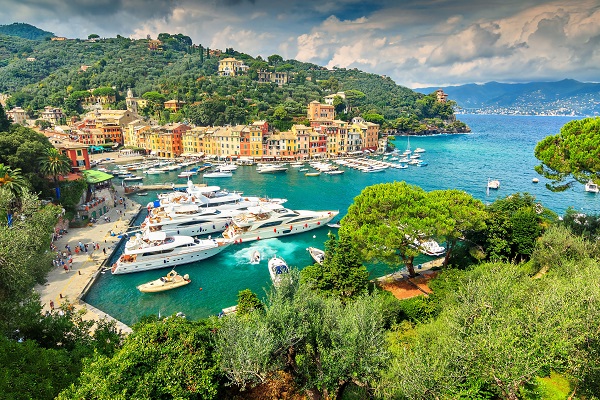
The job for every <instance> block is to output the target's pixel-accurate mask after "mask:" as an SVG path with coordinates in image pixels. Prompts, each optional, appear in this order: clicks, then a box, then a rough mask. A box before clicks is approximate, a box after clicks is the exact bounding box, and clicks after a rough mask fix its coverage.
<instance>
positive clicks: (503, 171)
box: [85, 115, 600, 324]
mask: <svg viewBox="0 0 600 400" xmlns="http://www.w3.org/2000/svg"><path fill="white" fill-rule="evenodd" d="M458 118H459V119H460V120H461V121H463V122H465V123H466V124H467V125H468V126H469V127H470V128H471V133H468V134H443V135H435V136H410V138H407V137H406V136H398V137H396V139H395V140H394V142H393V143H394V144H395V145H396V147H397V148H398V149H399V150H400V151H403V150H404V149H406V148H407V146H408V144H409V143H410V148H411V149H413V150H414V149H416V148H418V147H421V148H423V149H425V150H426V151H425V152H424V153H423V154H422V159H423V160H425V161H427V163H428V165H427V166H425V167H415V166H410V167H409V168H408V169H388V170H385V171H384V172H380V173H363V172H360V171H356V170H353V169H349V168H345V167H341V168H342V169H344V170H345V173H344V174H341V175H324V174H321V175H320V176H317V177H307V176H305V175H304V173H303V172H299V171H298V170H297V169H295V168H289V169H288V171H287V172H286V173H283V174H258V173H257V172H256V167H255V166H241V167H239V168H238V169H237V171H235V172H234V174H233V177H231V178H220V179H208V178H207V179H203V178H202V177H201V176H200V175H199V176H195V177H193V181H194V183H206V184H208V185H218V186H221V187H222V188H225V189H228V190H230V191H233V190H235V191H241V192H243V193H244V194H246V195H256V196H265V197H272V198H276V197H283V198H287V199H288V201H287V203H286V204H285V205H286V207H288V208H292V209H309V210H339V211H340V215H339V217H340V218H341V217H343V216H344V215H345V214H346V212H347V210H348V206H350V204H352V201H353V199H354V198H355V197H356V196H357V195H358V194H360V192H361V190H363V189H364V188H365V187H367V186H370V185H374V184H377V183H383V182H394V181H406V182H407V183H410V184H413V185H417V186H420V187H422V188H423V189H425V190H427V191H430V190H439V189H460V190H464V191H466V192H467V193H470V194H471V195H472V196H473V197H475V198H477V199H480V200H482V201H483V202H484V203H486V204H489V203H492V202H493V201H494V200H496V199H498V198H503V197H506V196H509V195H511V194H513V193H516V192H523V193H525V192H526V193H530V194H532V195H533V196H535V198H536V199H537V200H538V201H539V202H541V203H542V204H543V205H544V206H545V207H547V208H549V209H551V210H553V211H555V212H556V213H558V214H559V215H562V214H563V213H564V212H565V210H567V209H568V208H569V207H572V208H574V209H576V210H579V211H581V212H584V213H600V194H598V195H594V194H590V193H587V192H585V191H584V189H583V185H580V184H576V185H574V187H572V188H571V189H569V190H567V191H565V192H561V193H554V192H551V191H550V190H548V189H547V188H546V187H545V183H546V181H545V179H544V178H543V177H541V176H538V175H537V174H536V172H535V171H534V170H533V168H534V166H535V165H537V164H538V161H537V160H536V158H535V157H534V154H533V151H534V148H535V145H536V143H537V142H539V141H540V140H541V139H543V138H544V137H546V136H548V135H554V134H557V133H559V131H560V128H561V127H562V126H563V125H564V124H565V123H567V122H569V121H571V120H573V119H576V118H577V117H559V116H506V115H460V116H458ZM178 173H179V171H174V172H171V173H169V174H163V175H150V176H148V177H147V178H144V183H145V184H152V183H158V182H174V183H185V179H180V178H177V174H178ZM533 178H538V179H539V180H540V181H539V183H533V182H532V179H533ZM489 179H497V180H499V181H500V188H499V189H498V190H492V191H489V192H488V190H487V182H488V180H489ZM156 195H157V193H152V192H149V194H148V195H147V196H144V197H142V196H137V195H133V196H132V198H133V200H135V201H137V202H139V203H141V204H146V203H148V202H149V201H151V200H153V199H155V198H156ZM143 217H144V215H140V218H143ZM340 218H337V220H339V219H340ZM140 222H141V221H139V220H138V221H137V222H136V223H137V224H139V223H140ZM330 231H332V232H333V233H335V229H332V228H329V227H322V228H319V229H316V230H313V231H310V232H306V233H302V234H298V235H292V236H287V237H284V238H281V239H268V240H259V241H254V242H250V243H242V244H235V245H232V246H230V247H229V248H228V249H226V250H225V251H223V252H221V253H220V254H218V255H216V256H214V257H212V258H209V259H207V260H203V261H200V262H197V263H193V264H187V265H182V266H178V267H177V268H176V269H177V271H178V272H179V273H180V274H182V275H183V274H189V276H190V278H191V283H190V284H189V285H187V286H184V287H182V288H178V289H175V290H171V291H167V292H162V293H150V294H148V293H140V292H139V291H138V290H137V289H136V286H137V285H139V284H142V283H145V282H148V281H151V280H154V279H157V278H159V277H160V276H163V275H165V274H166V273H167V272H168V270H154V271H146V272H138V273H133V274H125V275H111V274H110V272H105V273H103V274H100V275H99V278H98V279H97V281H96V282H95V283H94V284H93V286H92V287H91V289H90V291H89V292H88V294H87V295H86V297H85V301H86V302H87V303H89V304H91V305H93V306H95V307H97V308H99V309H100V310H102V311H104V312H106V313H108V314H110V315H112V316H113V317H114V318H116V319H118V320H120V321H122V322H124V323H126V324H133V323H135V322H136V321H138V320H139V319H140V317H142V316H144V315H148V314H155V315H161V316H166V315H172V314H174V313H178V312H182V313H184V314H185V315H186V316H187V317H188V318H190V319H200V318H206V317H209V316H211V315H217V314H218V313H219V312H220V311H221V310H222V309H223V308H226V307H230V306H233V305H235V304H236V303H237V295H238V292H239V291H241V290H244V289H250V290H252V291H253V292H254V293H256V294H257V295H258V296H259V297H260V298H264V297H266V294H267V292H268V290H270V286H271V280H270V276H269V272H268V269H267V261H268V259H269V258H270V257H273V256H275V255H277V256H280V257H282V258H284V259H285V260H286V261H287V263H288V264H289V265H290V266H292V267H295V268H298V269H302V268H304V267H305V266H307V265H311V264H312V263H313V260H312V258H311V257H310V255H309V253H308V251H307V250H306V248H307V247H309V246H313V247H318V248H323V247H324V243H325V241H326V240H327V234H328V232H330ZM213 236H215V235H213ZM120 250H121V249H117V251H116V252H115V253H113V259H114V257H116V256H118V254H119V252H120ZM255 250H258V251H259V252H260V254H261V256H262V260H261V262H260V263H259V264H251V263H250V258H251V255H252V254H253V252H254V251H255ZM429 260H430V258H429V257H427V256H420V257H418V258H417V260H416V263H417V264H418V263H423V262H426V261H429ZM367 267H368V269H369V272H370V277H371V278H376V277H379V276H383V275H386V274H389V273H392V272H395V271H397V270H398V269H399V267H398V266H388V265H381V264H374V265H368V266H367Z"/></svg>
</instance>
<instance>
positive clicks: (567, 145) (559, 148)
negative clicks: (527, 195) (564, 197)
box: [535, 117, 600, 191]
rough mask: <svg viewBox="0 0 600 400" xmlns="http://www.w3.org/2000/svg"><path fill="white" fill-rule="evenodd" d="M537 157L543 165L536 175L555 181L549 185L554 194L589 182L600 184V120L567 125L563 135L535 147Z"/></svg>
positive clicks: (546, 140) (578, 121)
mask: <svg viewBox="0 0 600 400" xmlns="http://www.w3.org/2000/svg"><path fill="white" fill-rule="evenodd" d="M535 157H536V158H537V159H538V160H540V162H541V164H539V165H537V166H536V167H535V171H536V172H537V173H538V174H540V175H542V176H543V177H545V178H547V179H549V180H550V181H551V183H549V184H547V185H546V187H548V188H549V189H550V190H553V191H564V190H566V189H568V188H569V187H571V186H572V185H573V184H574V183H575V182H580V183H585V182H587V181H588V180H592V181H594V182H595V183H597V184H600V117H595V118H585V119H582V120H573V121H570V122H568V123H566V124H565V125H564V126H563V127H562V128H561V130H560V133H558V134H556V135H553V136H548V137H546V138H544V139H543V140H542V141H540V142H539V143H538V144H537V145H536V146H535ZM569 179H570V180H569Z"/></svg>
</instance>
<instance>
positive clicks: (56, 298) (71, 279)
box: [35, 160, 142, 333]
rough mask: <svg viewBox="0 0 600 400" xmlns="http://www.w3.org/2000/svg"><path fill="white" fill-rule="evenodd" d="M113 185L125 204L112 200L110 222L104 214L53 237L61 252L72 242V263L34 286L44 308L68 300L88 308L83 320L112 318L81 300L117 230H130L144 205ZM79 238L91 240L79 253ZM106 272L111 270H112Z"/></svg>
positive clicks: (122, 326) (126, 329)
mask: <svg viewBox="0 0 600 400" xmlns="http://www.w3.org/2000/svg"><path fill="white" fill-rule="evenodd" d="M119 161H122V160H119ZM114 187H115V190H116V196H117V197H123V199H124V203H125V204H126V207H125V206H124V205H123V204H117V207H116V208H115V207H112V204H110V207H111V208H110V210H109V211H108V212H107V213H106V214H105V215H107V216H108V217H110V222H105V221H104V216H102V218H99V219H98V222H96V223H95V224H93V225H92V226H86V227H83V228H68V232H67V233H66V234H64V235H63V236H62V237H61V238H59V239H57V240H56V241H54V245H55V246H56V247H57V251H60V252H61V253H62V252H65V251H66V249H65V246H66V245H67V244H68V245H69V246H70V248H71V254H72V257H73V263H72V266H71V269H70V270H69V271H68V272H67V271H65V270H64V269H63V267H62V266H56V267H54V268H53V269H52V270H51V271H50V272H49V273H48V276H47V277H46V279H47V282H46V283H45V284H44V285H37V286H36V287H35V290H36V291H37V292H38V293H39V294H40V300H41V303H42V305H43V307H44V309H43V310H44V311H46V310H50V302H51V301H52V302H53V304H54V308H58V307H59V306H60V305H61V304H63V303H64V302H66V301H69V302H70V303H71V304H73V306H74V307H75V308H76V309H78V310H79V309H84V310H86V311H87V312H86V313H85V315H84V316H83V319H84V320H94V321H99V320H101V319H103V318H107V319H110V320H113V318H112V317H111V316H110V315H107V314H106V313H104V312H102V311H101V310H98V309H96V308H95V307H92V306H91V305H89V304H87V303H85V302H84V301H83V300H81V297H82V296H83V294H84V293H85V291H86V290H87V289H88V288H89V286H90V285H91V283H92V282H93V281H94V279H95V277H96V274H99V273H101V264H102V262H103V261H104V260H105V259H107V258H108V257H110V255H111V253H112V251H113V250H114V248H115V247H116V246H117V244H118V242H119V240H120V239H119V237H118V234H119V233H123V232H125V231H126V230H127V228H128V226H129V222H130V221H131V219H132V218H134V217H135V216H136V215H137V213H138V212H139V210H140V209H141V207H142V206H141V205H140V204H138V203H135V202H133V201H132V200H130V199H129V198H126V197H125V194H124V193H123V188H122V187H120V186H119V185H116V184H115V185H114ZM109 203H110V202H109ZM111 231H112V232H113V233H115V235H114V236H112V235H111V234H110V233H111ZM79 242H81V243H82V244H88V252H87V253H86V252H85V251H83V252H81V251H80V252H79V254H76V253H75V247H77V245H78V243H79ZM92 243H98V244H99V249H97V250H93V246H92ZM106 273H110V271H107V272H106ZM115 321H116V322H117V329H119V330H121V331H122V332H123V333H129V332H131V328H130V327H128V326H127V325H125V324H123V323H121V322H120V321H117V320H115Z"/></svg>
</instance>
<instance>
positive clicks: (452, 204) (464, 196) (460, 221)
mask: <svg viewBox="0 0 600 400" xmlns="http://www.w3.org/2000/svg"><path fill="white" fill-rule="evenodd" d="M428 197H430V198H431V199H432V200H433V201H437V209H438V212H439V213H440V214H441V215H444V218H440V222H439V223H438V225H437V228H436V229H437V232H436V234H437V236H438V237H439V238H444V239H446V255H445V257H444V266H447V265H448V260H450V256H451V255H452V252H453V250H454V248H455V247H456V243H457V242H458V240H459V239H460V238H462V237H464V236H465V234H466V233H467V232H468V231H473V230H480V229H483V228H484V227H485V219H486V217H487V213H486V211H485V206H484V205H483V203H482V202H481V201H479V200H476V199H474V198H473V196H471V195H470V194H468V193H465V192H463V191H461V190H435V191H432V192H430V193H429V194H428Z"/></svg>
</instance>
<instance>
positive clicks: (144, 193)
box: [137, 192, 148, 196]
mask: <svg viewBox="0 0 600 400" xmlns="http://www.w3.org/2000/svg"><path fill="white" fill-rule="evenodd" d="M137 195H138V196H148V192H139V193H138V194H137Z"/></svg>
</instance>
